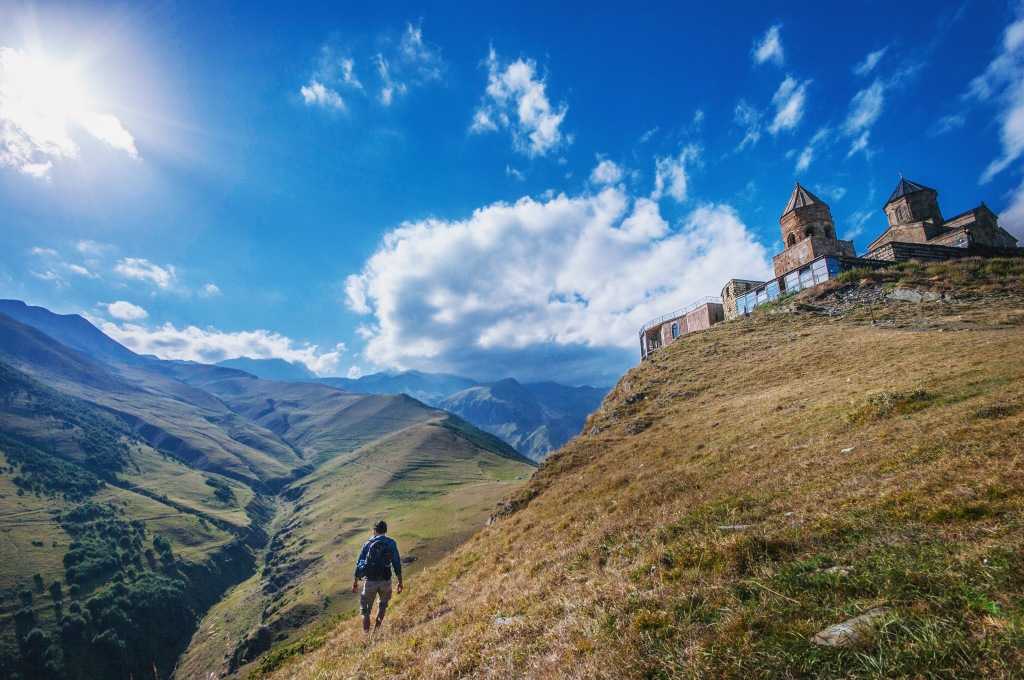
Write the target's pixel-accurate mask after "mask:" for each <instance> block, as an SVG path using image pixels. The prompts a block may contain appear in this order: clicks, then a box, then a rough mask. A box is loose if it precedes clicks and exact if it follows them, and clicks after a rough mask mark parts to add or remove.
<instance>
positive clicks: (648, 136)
mask: <svg viewBox="0 0 1024 680" xmlns="http://www.w3.org/2000/svg"><path fill="white" fill-rule="evenodd" d="M658 130H659V128H658V126H657V125H655V126H654V127H652V128H651V129H650V130H648V131H647V132H645V133H643V134H642V135H640V139H639V140H638V142H637V143H639V144H646V143H647V142H649V141H651V137H653V136H654V135H656V134H658Z"/></svg>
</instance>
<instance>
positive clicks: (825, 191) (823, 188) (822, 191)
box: [814, 184, 846, 201]
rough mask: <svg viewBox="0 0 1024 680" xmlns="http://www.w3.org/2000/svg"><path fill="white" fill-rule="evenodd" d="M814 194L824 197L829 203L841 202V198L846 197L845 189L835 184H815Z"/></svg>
mask: <svg viewBox="0 0 1024 680" xmlns="http://www.w3.org/2000/svg"><path fill="white" fill-rule="evenodd" d="M814 193H816V194H818V195H819V196H824V197H825V198H827V199H828V200H830V201H841V200H843V196H845V195H846V187H841V186H838V185H835V184H815V185H814Z"/></svg>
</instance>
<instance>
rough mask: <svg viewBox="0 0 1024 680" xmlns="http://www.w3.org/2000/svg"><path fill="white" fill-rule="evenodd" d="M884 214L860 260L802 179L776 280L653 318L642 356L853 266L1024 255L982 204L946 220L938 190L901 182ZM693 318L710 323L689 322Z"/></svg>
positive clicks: (734, 282) (789, 212) (785, 221)
mask: <svg viewBox="0 0 1024 680" xmlns="http://www.w3.org/2000/svg"><path fill="white" fill-rule="evenodd" d="M882 210H883V211H884V212H885V216H886V218H887V219H888V222H889V226H888V227H887V228H886V230H885V231H884V232H883V233H882V234H881V235H880V236H879V237H878V238H876V239H875V240H874V241H872V242H871V244H870V245H869V246H868V248H867V252H866V253H865V254H864V255H862V256H857V254H856V251H855V250H854V246H853V241H844V240H842V239H840V238H838V237H837V235H836V227H835V222H834V221H833V219H832V211H831V209H830V208H829V206H828V204H827V203H825V201H823V200H821V199H820V198H818V197H817V196H815V195H814V194H812V193H811V192H810V191H808V190H807V188H806V187H804V186H803V185H801V184H800V183H799V182H797V183H796V187H795V188H794V189H793V193H792V194H791V195H790V197H789V201H788V202H787V203H786V207H785V208H784V209H783V211H782V216H781V217H780V218H779V227H780V228H781V230H782V243H783V249H782V252H780V253H778V254H777V255H776V256H775V257H774V258H773V259H772V265H773V269H774V274H775V278H774V279H772V280H771V281H752V280H749V279H731V280H730V281H728V282H727V283H726V284H725V287H724V288H722V296H721V299H720V300H719V299H706V300H702V301H700V302H699V303H696V304H695V305H691V306H690V307H687V308H685V309H683V310H679V311H678V312H672V313H669V314H666V315H664V316H662V317H658V318H657V319H652V320H651V321H650V322H648V323H646V324H644V326H643V327H642V328H641V329H640V355H641V357H644V358H646V357H647V356H648V355H649V354H650V352H651V351H653V350H655V349H657V348H659V347H662V346H664V345H666V344H668V343H670V342H672V341H674V340H676V339H678V338H679V337H681V336H682V335H684V334H686V333H687V332H690V331H691V330H700V329H701V328H706V327H707V326H708V325H710V324H714V323H716V321H718V320H728V319H734V318H736V317H738V316H744V315H747V314H749V313H750V312H752V311H753V310H754V309H755V308H756V307H758V306H759V305H762V304H764V303H766V302H771V301H773V300H777V299H779V298H780V297H782V296H785V295H792V294H795V293H797V292H799V291H801V290H806V289H807V288H812V287H814V286H817V285H819V284H821V283H824V282H825V281H828V280H829V279H833V278H835V277H836V276H838V275H839V274H841V273H842V272H844V271H848V270H850V269H856V268H860V267H883V266H885V265H887V264H889V263H891V262H899V261H904V260H919V261H926V262H934V261H941V260H949V259H953V258H958V257H979V256H980V257H999V256H1010V257H1021V256H1024V249H1022V248H1019V247H1018V246H1017V239H1016V238H1015V237H1014V236H1013V235H1012V234H1010V233H1009V232H1008V231H1006V230H1005V229H1003V228H1002V227H1000V226H999V218H998V217H997V216H996V214H995V213H993V212H992V211H991V210H989V209H988V206H986V205H985V204H984V203H981V204H979V205H978V206H977V207H975V208H972V209H970V210H967V211H966V212H962V213H960V214H958V215H956V216H954V217H951V218H949V219H946V218H944V217H943V216H942V211H941V210H940V209H939V193H938V192H937V191H936V190H935V189H931V188H929V187H926V186H925V185H923V184H918V183H917V182H912V181H911V180H909V179H906V178H903V177H901V178H900V180H899V182H898V183H897V184H896V188H895V189H894V190H893V192H892V194H891V195H890V196H889V199H888V200H887V201H886V202H885V205H884V206H882ZM694 315H697V316H700V317H701V318H706V319H707V320H708V321H709V323H707V324H706V325H705V324H700V325H696V324H689V325H688V324H686V323H685V321H686V319H687V318H688V317H689V316H694Z"/></svg>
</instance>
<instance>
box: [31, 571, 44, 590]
mask: <svg viewBox="0 0 1024 680" xmlns="http://www.w3.org/2000/svg"><path fill="white" fill-rule="evenodd" d="M32 583H34V584H35V586H36V592H37V593H41V592H43V575H42V574H36V575H35V576H33V577H32Z"/></svg>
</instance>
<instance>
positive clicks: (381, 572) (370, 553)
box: [356, 536, 392, 581]
mask: <svg viewBox="0 0 1024 680" xmlns="http://www.w3.org/2000/svg"><path fill="white" fill-rule="evenodd" d="M391 558H392V551H391V541H389V540H388V539H387V538H386V537H384V536H374V537H373V538H371V539H370V541H369V543H368V544H367V549H366V557H365V558H364V559H361V560H359V562H358V563H357V564H356V577H357V578H365V579H367V580H370V581H390V580H391Z"/></svg>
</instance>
